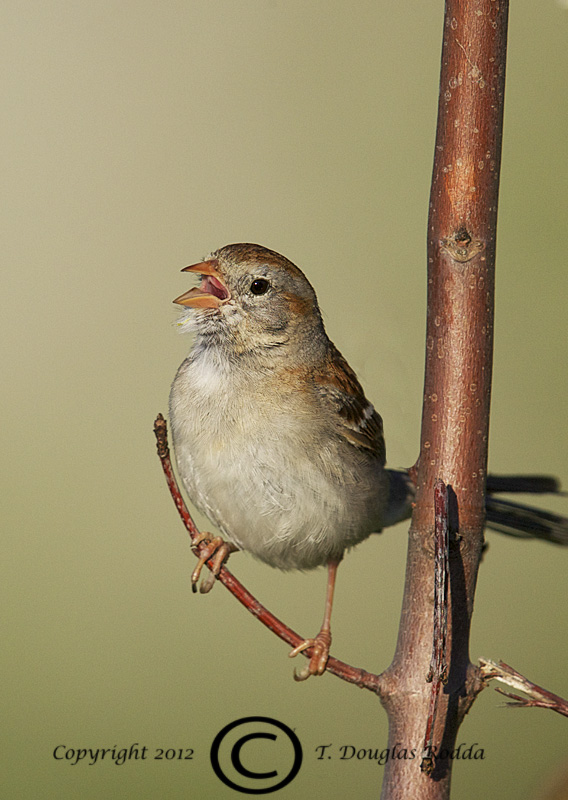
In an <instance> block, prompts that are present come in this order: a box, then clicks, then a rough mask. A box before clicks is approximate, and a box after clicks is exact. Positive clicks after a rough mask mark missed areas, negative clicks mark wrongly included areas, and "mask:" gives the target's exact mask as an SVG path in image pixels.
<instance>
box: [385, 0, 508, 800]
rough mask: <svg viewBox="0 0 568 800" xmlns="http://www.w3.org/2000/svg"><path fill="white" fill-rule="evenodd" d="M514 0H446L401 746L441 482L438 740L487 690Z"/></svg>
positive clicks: (419, 672) (416, 699) (413, 700)
mask: <svg viewBox="0 0 568 800" xmlns="http://www.w3.org/2000/svg"><path fill="white" fill-rule="evenodd" d="M507 14H508V3H507V0H500V2H495V1H494V0H479V2H475V3H473V2H470V1H468V0H447V2H446V12H445V18H444V39H443V49H442V67H441V76H440V95H439V105H438V127H437V135H436V149H435V158H434V169H433V176H432V189H431V195H430V215H429V220H428V311H427V331H426V370H425V382H424V401H423V414H422V433H421V448H420V457H419V460H418V462H417V465H416V482H417V497H416V507H415V510H414V514H413V518H412V525H411V529H410V534H409V547H408V556H407V572H406V583H405V592H404V598H403V608H402V614H401V622H400V627H399V636H398V642H397V647H396V652H395V656H394V659H393V662H392V664H391V666H390V667H389V670H388V671H387V673H388V677H389V678H390V682H391V691H390V693H389V695H388V696H386V697H385V696H383V702H384V704H385V707H386V709H387V713H388V715H389V746H393V745H394V744H395V743H397V742H402V743H403V746H404V747H407V748H412V747H416V748H417V750H420V749H421V746H422V742H423V737H424V731H425V729H426V722H427V720H428V714H429V705H430V687H429V686H428V684H427V683H426V676H427V674H428V666H429V659H430V654H431V642H432V629H433V620H432V602H433V588H434V578H433V576H434V546H433V545H434V517H435V510H434V499H433V498H434V487H435V484H436V482H437V481H438V480H441V481H442V482H443V484H444V485H446V486H447V487H448V489H449V497H448V505H449V507H448V514H449V521H450V527H451V529H452V530H453V531H456V530H459V534H460V535H459V539H458V542H457V544H456V546H455V547H454V546H453V547H452V548H451V550H450V558H449V572H450V581H449V587H450V591H449V603H448V641H447V648H448V659H447V660H448V684H447V686H445V687H444V692H443V693H442V694H440V696H439V699H438V705H437V714H436V719H435V723H434V726H433V731H432V737H433V741H434V742H436V743H439V746H440V748H441V749H443V750H446V751H451V750H452V749H453V745H454V743H455V737H456V734H457V730H458V728H459V725H460V723H461V721H462V719H463V716H464V714H465V713H466V711H467V710H468V708H469V707H470V706H471V703H472V702H473V699H474V697H475V696H476V694H477V693H478V692H479V691H480V689H481V688H482V683H481V681H480V678H479V675H478V673H477V670H476V668H474V667H473V666H472V665H471V664H470V662H469V652H468V643H469V630H470V623H471V614H472V610H473V597H474V592H475V583H476V578H477V570H478V565H479V560H480V556H481V550H482V545H483V525H484V512H485V479H486V464H487V436H488V426H489V401H490V393H491V367H492V348H493V300H494V265H495V231H496V224H497V202H498V187H499V169H500V160H501V135H502V118H503V94H504V82H505V57H506V40H507ZM451 766H452V763H451V761H450V760H446V761H442V760H438V759H436V760H435V763H434V769H433V772H432V774H431V775H428V774H425V773H423V772H421V771H420V765H419V763H418V762H417V761H410V760H409V761H406V762H404V761H402V760H401V761H390V762H389V763H388V764H387V766H386V769H385V778H384V783H383V795H382V796H383V797H384V798H389V800H393V799H394V798H407V797H420V798H421V800H423V799H424V798H444V797H448V796H449V786H450V772H451Z"/></svg>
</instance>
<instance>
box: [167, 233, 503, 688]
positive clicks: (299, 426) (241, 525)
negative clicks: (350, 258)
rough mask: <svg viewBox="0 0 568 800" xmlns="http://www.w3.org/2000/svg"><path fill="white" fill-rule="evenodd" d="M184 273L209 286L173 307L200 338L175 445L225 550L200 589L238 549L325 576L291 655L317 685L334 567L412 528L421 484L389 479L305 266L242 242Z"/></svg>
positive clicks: (179, 398)
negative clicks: (353, 550)
mask: <svg viewBox="0 0 568 800" xmlns="http://www.w3.org/2000/svg"><path fill="white" fill-rule="evenodd" d="M184 271H188V272H192V273H196V274H198V275H200V276H201V285H200V286H199V287H198V288H197V287H196V288H193V289H190V291H188V292H186V293H185V294H183V295H181V296H180V297H178V298H177V299H176V300H175V301H174V302H175V303H177V304H179V305H181V306H184V309H185V310H184V313H183V315H182V317H181V318H180V321H179V324H180V326H181V327H182V329H183V330H186V331H190V332H193V333H195V334H196V337H195V341H194V344H193V348H192V350H191V353H190V355H189V357H188V358H187V359H186V360H185V361H184V362H183V364H182V365H181V367H180V368H179V370H178V372H177V375H176V377H175V380H174V382H173V384H172V389H171V394H170V420H171V426H172V435H173V445H174V451H175V457H176V462H177V467H178V472H179V474H180V476H181V479H182V482H183V485H184V487H185V489H186V491H187V493H188V495H189V497H190V498H191V500H192V501H193V502H194V503H195V505H196V506H197V507H198V508H199V509H200V510H201V511H203V512H204V513H205V514H206V515H207V516H208V517H209V519H211V520H212V522H214V523H215V525H216V526H217V527H218V528H219V529H220V530H221V532H222V534H223V536H224V537H225V538H226V540H227V542H226V543H225V542H223V540H222V539H221V538H219V537H217V538H213V539H210V546H209V547H208V549H207V551H206V554H205V556H204V557H203V558H201V559H200V562H199V563H198V566H197V568H196V570H195V571H194V574H193V581H194V584H195V583H196V582H197V580H198V578H199V574H200V571H201V567H202V566H203V564H204V563H205V561H206V560H208V559H209V558H210V557H211V556H212V555H213V554H216V571H217V572H218V570H219V569H220V567H221V564H222V561H223V559H224V558H225V557H226V556H227V554H228V553H229V552H230V551H231V550H236V549H239V550H246V551H248V552H249V553H252V554H253V555H254V556H256V558H258V559H260V560H261V561H264V562H265V563H266V564H269V565H270V566H273V567H278V568H280V569H283V570H290V569H299V570H310V569H314V568H315V567H319V566H324V565H325V566H327V568H328V586H327V596H326V603H325V613H324V619H323V624H322V627H321V630H320V632H319V633H318V634H317V636H315V638H313V639H307V640H305V641H304V642H303V643H302V644H301V645H300V646H299V647H296V648H295V649H294V650H293V651H292V652H291V653H290V655H291V656H295V655H297V653H299V652H301V651H302V650H305V649H306V648H308V647H313V655H312V657H311V659H310V662H309V665H308V667H307V668H306V669H304V670H302V671H301V673H300V674H299V675H298V676H296V677H297V679H299V680H304V679H305V678H307V677H309V676H310V675H321V674H322V673H323V672H324V670H325V666H326V663H327V659H328V654H329V648H330V644H331V631H330V617H331V608H332V602H333V590H334V585H335V577H336V571H337V566H338V564H339V562H340V561H341V559H342V557H343V554H344V552H345V551H346V550H348V549H349V548H350V547H353V546H354V545H356V544H358V543H359V542H361V541H362V540H363V539H366V538H367V537H368V536H369V535H370V534H371V533H373V532H379V531H381V530H382V529H383V528H385V527H387V526H389V525H393V524H394V523H396V522H398V521H400V520H402V519H405V518H406V517H408V516H410V512H411V501H412V498H413V493H414V486H413V484H412V482H411V481H410V479H409V477H408V475H407V474H406V473H405V472H404V471H397V470H387V469H385V460H386V451H385V442H384V438H383V424H382V420H381V417H380V416H379V415H378V413H377V412H376V411H375V409H374V408H373V406H372V405H371V403H369V401H368V400H367V399H366V397H365V395H364V393H363V390H362V388H361V385H360V384H359V382H358V380H357V378H356V376H355V373H354V372H353V370H352V369H351V368H350V367H349V365H348V364H347V362H346V361H345V359H344V358H343V356H342V355H341V353H340V352H339V351H338V350H337V348H336V347H335V346H334V345H333V343H332V342H331V341H330V340H329V338H328V337H327V334H326V332H325V329H324V325H323V321H322V318H321V314H320V310H319V307H318V303H317V299H316V295H315V292H314V290H313V288H312V286H311V285H310V283H309V282H308V280H307V278H306V277H305V275H304V274H303V273H302V272H301V270H299V269H298V267H296V266H295V265H294V264H292V263H291V262H290V261H288V259H286V258H284V256H281V255H279V254H278V253H275V252H274V251H272V250H268V249H267V248H265V247H261V246H259V245H255V244H232V245H228V246H226V247H223V248H221V249H220V250H217V251H216V252H214V253H212V254H211V255H210V256H209V257H208V258H207V259H206V260H205V261H203V262H201V263H199V264H195V265H193V266H190V267H186V269H185V270H184ZM488 512H489V509H488ZM501 523H502V524H501V527H507V525H506V524H505V519H504V517H503V516H502V517H501ZM509 527H512V528H514V529H515V530H518V529H519V522H518V520H517V521H515V522H514V524H512V525H509ZM213 582H214V577H211V578H210V579H207V580H206V581H205V582H204V583H203V584H202V591H208V590H209V589H210V588H211V586H212V585H213Z"/></svg>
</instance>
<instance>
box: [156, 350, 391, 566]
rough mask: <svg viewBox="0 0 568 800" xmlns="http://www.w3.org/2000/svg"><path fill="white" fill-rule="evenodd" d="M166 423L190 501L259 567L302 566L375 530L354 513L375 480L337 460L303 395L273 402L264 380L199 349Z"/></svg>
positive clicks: (178, 383) (182, 372) (175, 389)
mask: <svg viewBox="0 0 568 800" xmlns="http://www.w3.org/2000/svg"><path fill="white" fill-rule="evenodd" d="M266 377H267V380H270V376H266ZM170 420H171V425H172V433H173V442H174V449H175V455H176V461H177V465H178V470H179V473H180V476H181V478H182V481H183V483H184V486H185V488H186V490H187V492H188V494H189V496H190V498H191V499H192V501H193V502H194V503H195V504H196V505H197V506H198V507H199V508H200V509H201V510H202V511H204V512H205V513H206V514H207V516H208V517H209V518H210V519H211V520H212V521H213V522H215V523H216V525H218V526H219V528H220V529H221V531H222V532H223V534H224V535H225V536H226V537H227V538H229V539H230V540H232V541H233V542H235V543H236V544H237V545H238V546H239V547H240V548H242V549H244V550H247V551H249V552H251V553H253V554H254V555H256V556H257V557H258V558H260V559H262V560H263V561H266V562H267V563H269V564H272V565H273V566H277V567H280V568H283V569H290V568H296V569H310V568H313V567H315V566H319V565H322V564H325V563H327V561H328V560H329V558H330V557H337V556H338V555H341V553H342V552H343V550H344V549H345V547H348V546H350V545H352V544H355V543H356V542H357V541H360V540H361V539H362V538H365V536H367V535H368V534H369V533H370V532H371V531H372V530H373V527H372V523H373V522H374V520H373V521H370V520H365V513H366V512H368V509H366V508H364V507H362V505H364V504H365V503H366V504H367V505H369V503H371V505H372V501H371V500H370V497H371V494H372V493H373V492H375V490H376V488H377V487H376V486H374V478H373V476H371V475H369V473H368V467H367V468H365V469H363V467H362V466H361V465H359V463H358V462H357V460H355V461H354V462H353V464H347V465H346V464H345V463H342V462H344V457H342V454H341V453H339V452H338V445H337V442H336V439H335V438H334V437H333V436H330V435H329V433H328V432H327V431H326V429H325V426H322V424H321V420H320V419H319V415H318V410H317V408H314V406H313V403H310V402H309V398H307V399H305V398H303V396H302V395H301V393H300V394H299V395H298V394H297V393H296V394H295V395H294V393H290V392H289V391H286V390H285V387H283V391H282V395H281V398H280V402H278V403H275V401H274V393H273V392H269V393H267V394H266V397H265V396H264V394H263V387H262V380H261V382H260V383H259V381H258V379H257V380H256V381H253V380H251V378H250V376H249V374H247V372H246V371H245V370H242V369H239V368H235V365H234V364H232V363H231V362H230V361H229V360H228V359H226V358H223V357H221V356H220V355H219V353H218V352H217V351H216V350H214V349H211V348H209V349H203V350H201V351H197V352H195V351H194V354H193V355H192V357H191V358H190V359H188V360H187V361H185V362H184V363H183V364H182V366H181V367H180V369H179V371H178V374H177V376H176V378H175V380H174V383H173V385H172V391H171V395H170ZM346 467H347V470H346ZM349 467H352V469H351V470H350V469H349ZM359 468H360V469H359ZM358 470H359V471H358ZM361 512H363V519H361V517H362V513H361ZM365 523H367V525H365ZM369 526H371V527H369ZM374 529H375V530H376V528H374Z"/></svg>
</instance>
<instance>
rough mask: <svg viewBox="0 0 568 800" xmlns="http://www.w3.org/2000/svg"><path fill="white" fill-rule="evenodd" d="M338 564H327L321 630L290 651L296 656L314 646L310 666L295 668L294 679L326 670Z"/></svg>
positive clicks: (303, 679)
mask: <svg viewBox="0 0 568 800" xmlns="http://www.w3.org/2000/svg"><path fill="white" fill-rule="evenodd" d="M338 566H339V561H330V562H329V564H328V565H327V591H326V596H325V612H324V615H323V622H322V626H321V630H320V632H319V633H318V635H317V636H316V637H315V639H304V641H303V642H302V643H301V644H299V645H298V646H297V647H295V648H294V649H293V650H292V652H291V653H290V658H294V656H297V655H298V653H301V652H303V651H304V650H307V649H308V647H311V648H313V653H312V655H311V658H310V663H309V664H308V666H307V667H304V669H302V670H300V672H296V671H295V670H294V680H296V681H305V680H307V679H308V678H309V677H310V675H323V673H324V672H325V668H326V665H327V659H328V657H329V648H330V647H331V608H332V605H333V591H334V589H335V576H336V574H337V567H338Z"/></svg>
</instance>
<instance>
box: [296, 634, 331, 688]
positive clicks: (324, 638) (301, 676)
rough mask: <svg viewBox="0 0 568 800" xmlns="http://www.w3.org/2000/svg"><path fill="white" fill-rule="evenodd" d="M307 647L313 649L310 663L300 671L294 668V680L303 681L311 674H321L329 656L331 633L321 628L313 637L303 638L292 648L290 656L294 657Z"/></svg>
mask: <svg viewBox="0 0 568 800" xmlns="http://www.w3.org/2000/svg"><path fill="white" fill-rule="evenodd" d="M309 647H311V648H312V649H313V652H312V655H311V657H310V663H309V664H308V666H307V667H304V669H302V670H300V672H296V670H294V680H295V681H305V680H307V679H308V678H309V677H310V676H311V675H323V673H324V672H325V668H326V666H327V659H328V658H329V648H330V647H331V633H330V632H329V630H321V631H320V632H319V633H318V635H317V636H316V637H315V639H304V641H303V642H302V643H301V644H299V645H298V646H297V647H295V648H294V649H293V650H292V652H291V653H290V658H294V656H297V655H298V653H302V652H303V651H304V650H307V649H308V648H309Z"/></svg>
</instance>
